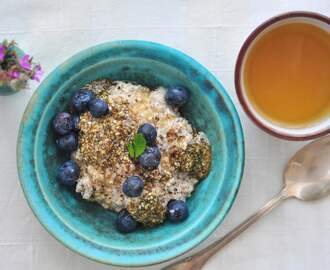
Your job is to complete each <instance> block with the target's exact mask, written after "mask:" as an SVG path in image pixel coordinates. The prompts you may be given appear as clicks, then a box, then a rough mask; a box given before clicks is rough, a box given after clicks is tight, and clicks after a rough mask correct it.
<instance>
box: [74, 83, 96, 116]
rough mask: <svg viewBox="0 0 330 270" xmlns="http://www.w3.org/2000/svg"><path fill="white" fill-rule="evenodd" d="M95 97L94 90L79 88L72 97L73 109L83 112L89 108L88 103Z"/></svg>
mask: <svg viewBox="0 0 330 270" xmlns="http://www.w3.org/2000/svg"><path fill="white" fill-rule="evenodd" d="M94 98H95V96H94V94H93V92H92V91H88V90H84V89H82V90H79V91H78V92H76V93H74V95H73V96H72V98H71V106H72V109H73V110H74V111H75V112H77V113H83V112H85V111H87V109H88V103H89V102H90V101H91V100H93V99H94Z"/></svg>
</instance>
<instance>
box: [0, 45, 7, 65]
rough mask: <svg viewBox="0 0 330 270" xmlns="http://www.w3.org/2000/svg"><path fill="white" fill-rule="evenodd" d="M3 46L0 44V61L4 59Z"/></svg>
mask: <svg viewBox="0 0 330 270" xmlns="http://www.w3.org/2000/svg"><path fill="white" fill-rule="evenodd" d="M5 55H6V54H5V47H4V46H3V45H0V61H3V59H5Z"/></svg>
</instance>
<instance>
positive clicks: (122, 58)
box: [17, 41, 244, 266]
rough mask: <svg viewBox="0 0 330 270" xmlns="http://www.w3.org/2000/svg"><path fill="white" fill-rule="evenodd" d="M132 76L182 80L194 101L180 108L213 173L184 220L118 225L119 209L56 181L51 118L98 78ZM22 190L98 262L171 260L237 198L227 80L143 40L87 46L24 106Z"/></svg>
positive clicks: (239, 150) (42, 215) (237, 137)
mask: <svg viewBox="0 0 330 270" xmlns="http://www.w3.org/2000/svg"><path fill="white" fill-rule="evenodd" d="M104 77H107V78H111V79H114V80H128V81H134V82H137V83H139V84H144V85H147V86H150V87H156V86H160V85H163V86H169V85H183V86H186V87H187V88H188V89H190V92H191V100H190V102H189V104H188V105H187V106H185V108H184V109H183V114H184V115H185V117H186V118H188V119H189V120H190V121H191V123H193V125H194V126H195V127H197V128H198V129H199V130H203V131H205V132H206V134H207V136H208V138H209V140H210V142H211V145H212V153H213V163H212V168H211V172H210V174H209V176H208V177H207V179H205V180H203V181H202V182H201V183H200V184H199V185H198V186H197V188H196V190H195V192H194V194H193V196H192V197H191V198H190V199H188V205H189V208H190V216H189V218H188V219H187V220H186V221H185V222H183V223H181V224H170V223H168V222H166V223H165V224H164V225H161V226H159V227H156V228H153V229H145V230H139V231H137V232H134V233H131V234H126V235H125V234H120V233H118V232H117V230H116V228H115V225H114V220H115V216H116V215H115V214H114V213H112V212H110V211H106V210H104V209H103V208H102V207H100V206H99V205H97V204H96V203H91V202H88V201H84V200H83V199H81V197H80V195H78V194H76V193H74V192H73V191H70V190H68V189H66V188H64V187H62V186H60V185H58V183H57V182H56V179H55V173H56V169H57V167H58V166H59V164H60V163H61V162H62V161H63V160H64V158H63V157H61V156H59V155H58V154H57V151H56V149H55V143H54V135H53V132H52V130H51V124H50V123H51V120H52V118H53V117H54V115H55V114H56V113H57V112H60V111H63V110H66V109H67V108H68V103H69V99H70V97H71V95H72V93H74V92H75V91H76V90H78V89H79V88H80V87H82V86H83V85H84V84H86V83H87V82H90V81H91V80H95V79H99V78H104ZM17 157H18V161H17V163H18V171H19V177H20V181H21V184H22V188H23V191H24V193H25V196H26V198H27V201H28V202H29V204H30V206H31V208H32V210H33V212H34V213H35V215H36V217H37V218H38V219H39V221H40V222H41V223H42V225H43V226H44V227H45V228H46V229H47V230H48V231H49V232H50V233H51V234H52V235H53V236H54V237H55V238H57V239H58V240H59V241H60V242H62V243H63V244H64V245H66V246H67V247H69V248H71V249H72V250H74V251H76V252H78V253H80V254H82V255H84V256H86V257H89V258H91V259H94V260H96V261H99V262H103V263H109V264H114V265H122V266H146V265H150V264H155V263H160V262H163V261H166V260H169V259H172V258H174V257H176V256H178V255H180V254H182V253H184V252H186V251H188V250H190V249H191V248H193V247H195V246H196V245H197V244H199V243H200V242H201V241H202V240H204V239H205V238H207V237H208V236H209V235H210V234H211V233H212V232H213V230H214V229H215V228H216V227H217V226H218V225H219V224H220V223H221V222H222V220H223V219H224V217H225V216H226V214H227V213H228V211H229V209H230V207H231V205H232V204H233V202H234V199H235V196H236V193H237V191H238V188H239V185H240V181H241V176H242V173H243V167H244V140H243V133H242V128H241V124H240V120H239V117H238V115H237V113H236V110H235V108H234V106H233V104H232V102H231V100H230V98H229V97H228V95H227V93H226V91H225V89H224V87H223V86H222V85H221V84H220V83H219V81H218V80H217V79H216V78H215V77H214V76H213V75H212V74H211V73H210V72H209V71H207V70H206V69H205V68H204V67H203V66H201V65H200V64H199V63H197V62H196V61H194V60H193V59H192V58H190V57H189V56H187V55H185V54H183V53H181V52H179V51H177V50H175V49H172V48H169V47H166V46H163V45H160V44H156V43H152V42H145V41H117V42H110V43H105V44H101V45H97V46H94V47H91V48H88V49H86V50H84V51H82V52H80V53H78V54H76V55H75V56H73V57H71V58H70V59H69V60H67V61H66V62H64V63H63V64H62V65H60V66H59V67H58V68H56V69H55V70H54V71H53V72H52V73H51V74H50V75H49V76H48V77H47V78H46V79H45V80H44V82H43V83H42V84H41V85H40V86H39V89H38V90H37V91H36V92H35V93H34V95H33V97H32V98H31V101H30V103H29V105H28V106H27V109H26V111H25V113H24V116H23V119H22V122H21V126H20V131H19V135H18V146H17Z"/></svg>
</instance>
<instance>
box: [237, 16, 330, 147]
mask: <svg viewBox="0 0 330 270" xmlns="http://www.w3.org/2000/svg"><path fill="white" fill-rule="evenodd" d="M295 17H305V18H312V19H316V20H319V21H321V22H324V23H326V24H329V25H330V18H329V17H327V16H325V15H322V14H319V13H315V12H309V11H291V12H286V13H282V14H279V15H277V16H273V17H271V18H270V19H268V20H266V21H265V22H263V23H262V24H260V25H259V26H258V27H257V28H255V29H254V30H253V31H252V32H251V34H250V35H249V36H248V37H247V38H246V40H245V41H244V43H243V45H242V47H241V49H240V51H239V53H238V57H237V60H236V65H235V75H234V76H235V88H236V94H237V97H238V100H239V102H240V103H241V105H242V107H243V109H244V111H245V113H246V114H247V115H248V117H249V118H250V119H251V120H252V122H254V124H255V125H257V126H258V127H259V128H261V129H262V130H264V131H265V132H267V133H268V134H270V135H273V136H275V137H278V138H281V139H285V140H293V141H303V140H311V139H315V138H318V137H321V136H323V135H326V134H328V133H330V127H329V128H325V129H324V130H320V131H316V132H311V133H308V134H307V133H306V135H302V136H296V135H291V134H289V133H285V132H281V131H278V130H275V129H273V128H271V127H268V126H266V125H264V124H263V123H262V122H260V121H259V120H258V119H257V117H256V116H255V115H254V113H253V112H252V111H251V110H250V108H249V105H248V104H249V102H248V101H247V100H246V99H245V98H244V96H243V89H242V87H241V77H240V74H241V69H242V64H243V59H244V56H245V54H246V52H247V50H248V48H249V47H250V45H251V43H252V42H253V41H254V40H255V38H256V37H257V36H258V35H259V34H260V33H261V32H262V31H263V30H265V29H266V28H268V27H269V26H271V25H273V24H274V23H277V22H279V21H281V20H284V19H289V18H295Z"/></svg>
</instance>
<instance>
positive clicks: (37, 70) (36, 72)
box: [32, 65, 44, 82]
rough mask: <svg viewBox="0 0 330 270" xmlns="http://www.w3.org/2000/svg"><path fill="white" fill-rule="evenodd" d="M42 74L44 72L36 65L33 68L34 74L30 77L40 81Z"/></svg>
mask: <svg viewBox="0 0 330 270" xmlns="http://www.w3.org/2000/svg"><path fill="white" fill-rule="evenodd" d="M43 74H44V72H43V70H42V68H41V66H40V65H36V66H35V68H34V74H33V76H32V79H33V80H36V81H38V82H40V79H41V77H42V75H43Z"/></svg>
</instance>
